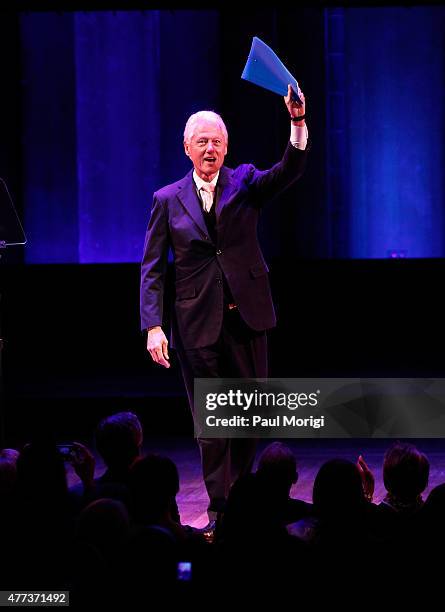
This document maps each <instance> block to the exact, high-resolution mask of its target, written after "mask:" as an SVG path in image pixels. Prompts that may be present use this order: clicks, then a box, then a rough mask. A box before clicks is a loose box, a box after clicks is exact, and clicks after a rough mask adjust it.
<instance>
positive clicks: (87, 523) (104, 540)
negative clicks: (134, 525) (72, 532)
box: [76, 498, 129, 555]
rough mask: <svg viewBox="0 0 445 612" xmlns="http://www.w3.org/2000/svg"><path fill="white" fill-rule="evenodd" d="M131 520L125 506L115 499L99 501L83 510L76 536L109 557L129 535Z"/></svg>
mask: <svg viewBox="0 0 445 612" xmlns="http://www.w3.org/2000/svg"><path fill="white" fill-rule="evenodd" d="M128 529H129V518H128V512H127V509H126V507H125V505H124V504H123V503H122V502H120V501H117V500H114V499H107V498H103V499H97V500H96V501H93V502H91V503H90V504H89V505H88V506H87V507H86V508H84V509H83V510H82V512H81V513H80V515H79V518H78V521H77V530H76V535H77V539H78V540H79V541H82V542H86V543H88V544H91V545H93V546H94V547H95V548H96V549H97V550H99V551H100V552H101V553H102V554H105V555H107V554H108V553H109V552H110V551H112V550H113V549H114V548H117V547H119V545H121V544H122V543H123V541H124V539H125V537H126V536H127V534H128Z"/></svg>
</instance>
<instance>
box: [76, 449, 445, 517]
mask: <svg viewBox="0 0 445 612" xmlns="http://www.w3.org/2000/svg"><path fill="white" fill-rule="evenodd" d="M407 441H409V442H411V443H413V444H415V445H416V446H417V447H418V448H419V450H421V451H422V452H424V453H425V454H426V455H427V457H428V459H429V461H430V465H431V468H430V480H429V486H428V488H427V490H426V491H425V494H424V498H426V495H427V494H428V492H429V491H430V490H431V489H432V488H434V487H435V486H436V485H438V484H440V483H442V482H445V440H441V439H423V440H407ZM268 442H269V441H268V440H262V441H261V442H260V444H259V449H258V453H257V457H258V456H259V454H260V452H261V449H263V448H264V447H265V446H266V445H267V444H268ZM283 442H284V443H285V444H288V445H289V446H290V447H291V448H292V450H293V451H294V454H295V457H296V459H297V466H298V472H299V479H298V482H297V483H296V485H294V487H293V489H292V496H293V497H297V498H299V499H303V500H305V501H312V486H313V482H314V479H315V476H316V474H317V471H318V469H319V468H320V466H321V465H322V464H323V463H324V462H325V461H327V460H328V459H333V458H334V457H341V458H344V459H349V460H352V461H356V460H357V458H358V456H359V455H360V454H361V455H363V457H364V458H365V461H366V462H367V463H368V465H369V467H370V468H371V470H372V471H373V472H374V475H375V479H376V487H375V494H374V501H375V502H376V503H378V502H379V501H381V499H382V498H383V497H384V495H385V489H384V487H383V481H382V465H383V456H384V453H385V450H386V449H387V447H388V446H389V445H390V444H391V443H392V440H387V439H381V440H366V439H363V440H357V439H348V440H295V439H287V440H283ZM144 452H156V453H160V454H165V455H167V456H168V457H170V458H171V459H172V460H173V461H174V462H175V463H176V465H177V466H178V470H179V476H180V491H179V495H178V497H177V501H178V506H179V511H180V515H181V521H182V523H183V524H187V525H192V526H193V527H203V526H204V525H205V524H206V523H207V522H208V518H207V513H206V508H207V504H208V497H207V493H206V490H205V487H204V483H203V481H202V477H201V466H200V457H199V450H198V446H197V444H196V442H195V440H194V439H193V438H152V439H146V440H145V443H144ZM96 461H97V464H96V476H99V475H100V474H101V473H102V472H103V470H104V466H103V463H102V462H101V461H100V459H99V458H96ZM68 481H69V484H74V483H76V482H78V479H77V476H76V475H75V474H74V473H73V471H72V468H71V467H70V468H68Z"/></svg>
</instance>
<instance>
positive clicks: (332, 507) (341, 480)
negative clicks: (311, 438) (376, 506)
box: [312, 459, 364, 517]
mask: <svg viewBox="0 0 445 612" xmlns="http://www.w3.org/2000/svg"><path fill="white" fill-rule="evenodd" d="M312 497H313V502H314V509H315V511H316V513H317V515H318V516H320V517H329V516H331V517H332V516H336V515H339V514H350V513H354V512H355V511H357V510H359V509H360V508H361V507H362V505H363V503H364V495H363V486H362V479H361V476H360V472H359V470H358V468H357V466H356V465H355V463H352V461H347V460H345V459H331V460H330V461H327V462H326V463H324V464H323V465H322V466H321V468H320V469H319V471H318V474H317V476H316V477H315V481H314V489H313V494H312Z"/></svg>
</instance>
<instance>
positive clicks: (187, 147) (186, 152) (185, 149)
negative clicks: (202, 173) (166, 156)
mask: <svg viewBox="0 0 445 612" xmlns="http://www.w3.org/2000/svg"><path fill="white" fill-rule="evenodd" d="M184 151H185V154H186V155H187V156H188V157H190V149H189V145H188V143H187V142H185V140H184Z"/></svg>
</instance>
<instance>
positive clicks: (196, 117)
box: [184, 110, 229, 145]
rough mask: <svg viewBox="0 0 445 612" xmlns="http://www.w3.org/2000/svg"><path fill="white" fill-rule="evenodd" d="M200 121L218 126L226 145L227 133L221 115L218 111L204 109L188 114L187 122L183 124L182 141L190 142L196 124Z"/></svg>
mask: <svg viewBox="0 0 445 612" xmlns="http://www.w3.org/2000/svg"><path fill="white" fill-rule="evenodd" d="M200 121H208V122H210V123H216V124H217V125H218V126H219V128H220V130H221V132H222V133H223V136H224V140H225V141H226V145H227V143H228V141H229V135H228V134H227V128H226V126H225V123H224V121H223V120H222V117H220V115H218V113H215V112H213V111H206V110H204V111H199V112H197V113H194V114H193V115H190V117H189V118H188V119H187V123H186V124H185V129H184V142H190V140H191V139H192V137H193V134H194V133H195V129H196V125H197V124H198V123H199V122H200Z"/></svg>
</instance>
